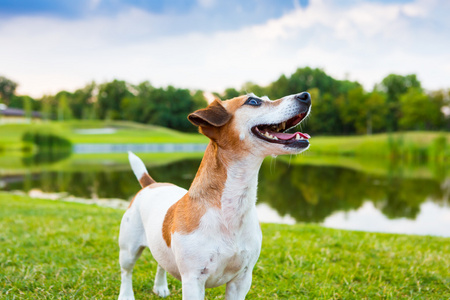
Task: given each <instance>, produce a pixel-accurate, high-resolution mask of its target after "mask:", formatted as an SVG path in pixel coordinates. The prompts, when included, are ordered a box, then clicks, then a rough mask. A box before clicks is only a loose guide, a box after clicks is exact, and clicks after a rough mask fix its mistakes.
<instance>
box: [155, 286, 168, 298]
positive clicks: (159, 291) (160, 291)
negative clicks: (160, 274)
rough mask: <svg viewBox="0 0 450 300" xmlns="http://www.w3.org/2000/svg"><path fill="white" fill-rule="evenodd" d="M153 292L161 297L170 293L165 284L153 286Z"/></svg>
mask: <svg viewBox="0 0 450 300" xmlns="http://www.w3.org/2000/svg"><path fill="white" fill-rule="evenodd" d="M153 293H155V294H156V295H158V296H160V297H163V298H165V297H167V296H169V295H170V292H169V289H168V288H167V286H154V287H153Z"/></svg>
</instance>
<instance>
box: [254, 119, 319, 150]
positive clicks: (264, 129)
mask: <svg viewBox="0 0 450 300" xmlns="http://www.w3.org/2000/svg"><path fill="white" fill-rule="evenodd" d="M306 115H307V112H304V113H301V114H298V115H296V116H295V117H293V118H291V119H289V120H287V121H284V122H281V123H279V124H262V125H257V126H254V127H252V132H253V134H254V135H255V136H257V137H258V138H260V139H263V140H265V141H267V142H270V143H277V144H285V145H288V146H292V147H299V148H305V147H307V146H308V145H309V141H308V139H309V138H310V136H309V134H307V133H302V132H295V133H286V131H287V130H289V129H290V128H292V127H295V126H297V125H298V124H300V122H301V121H302V120H303V119H304V118H305V117H306Z"/></svg>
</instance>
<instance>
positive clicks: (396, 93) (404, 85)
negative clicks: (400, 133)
mask: <svg viewBox="0 0 450 300" xmlns="http://www.w3.org/2000/svg"><path fill="white" fill-rule="evenodd" d="M409 88H416V89H417V90H418V91H422V86H421V83H420V81H419V80H418V79H417V77H416V75H415V74H410V75H406V76H402V75H397V74H390V75H388V76H386V77H385V78H384V79H383V80H382V81H381V83H380V84H379V85H377V86H376V87H375V89H376V90H379V91H382V92H385V93H386V95H387V99H386V100H387V101H386V104H387V107H388V115H387V129H388V131H395V130H397V129H398V119H399V117H400V96H401V95H403V94H404V93H406V92H407V91H408V89H409Z"/></svg>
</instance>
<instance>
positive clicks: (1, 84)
mask: <svg viewBox="0 0 450 300" xmlns="http://www.w3.org/2000/svg"><path fill="white" fill-rule="evenodd" d="M16 87H17V83H15V82H14V81H12V80H9V79H8V78H6V77H3V76H0V98H1V100H2V101H3V103H5V104H6V105H9V102H10V100H11V97H12V96H13V95H14V92H15V91H16Z"/></svg>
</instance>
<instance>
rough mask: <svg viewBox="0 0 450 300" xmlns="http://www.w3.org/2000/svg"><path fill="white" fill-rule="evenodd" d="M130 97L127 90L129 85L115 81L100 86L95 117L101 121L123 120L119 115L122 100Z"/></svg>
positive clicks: (130, 94)
mask: <svg viewBox="0 0 450 300" xmlns="http://www.w3.org/2000/svg"><path fill="white" fill-rule="evenodd" d="M132 95H133V94H132V93H131V92H130V90H129V85H128V84H127V83H126V82H125V81H122V80H116V79H115V80H113V81H111V82H108V83H105V84H102V85H100V88H99V92H98V97H97V103H96V113H97V117H98V118H99V119H102V120H103V119H110V120H119V119H123V116H122V115H121V113H120V105H121V102H122V99H123V98H126V97H130V96H132Z"/></svg>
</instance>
